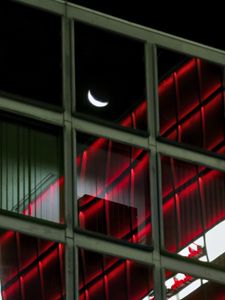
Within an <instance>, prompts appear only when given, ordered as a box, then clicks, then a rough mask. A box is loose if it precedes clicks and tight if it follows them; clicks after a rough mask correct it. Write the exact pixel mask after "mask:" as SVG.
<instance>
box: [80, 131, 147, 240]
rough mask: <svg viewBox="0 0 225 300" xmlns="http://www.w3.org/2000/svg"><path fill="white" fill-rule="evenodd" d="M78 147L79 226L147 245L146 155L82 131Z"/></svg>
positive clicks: (140, 151)
mask: <svg viewBox="0 0 225 300" xmlns="http://www.w3.org/2000/svg"><path fill="white" fill-rule="evenodd" d="M77 150H78V155H77V176H78V182H77V193H78V208H79V222H80V227H81V228H83V229H87V230H91V231H95V232H99V233H102V234H106V235H110V236H114V237H116V238H118V239H124V240H128V241H130V242H132V243H141V244H150V243H151V213H150V194H149V171H148V168H149V154H148V153H147V152H146V151H144V150H142V149H140V148H135V147H131V146H128V145H123V144H120V143H117V142H114V141H110V140H107V139H105V138H93V137H91V136H89V135H85V134H81V133H78V134H77Z"/></svg>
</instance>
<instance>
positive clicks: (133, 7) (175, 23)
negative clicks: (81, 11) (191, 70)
mask: <svg viewBox="0 0 225 300" xmlns="http://www.w3.org/2000/svg"><path fill="white" fill-rule="evenodd" d="M68 1H69V2H72V3H75V4H78V5H81V6H85V7H88V8H91V9H94V10H98V11H101V12H104V13H107V14H111V15H113V16H116V17H119V18H123V19H126V20H128V21H131V22H134V23H138V24H141V25H144V26H147V27H152V28H154V29H157V30H161V31H164V32H167V33H171V34H174V35H177V36H180V37H184V38H187V39H190V40H193V41H196V42H199V43H203V44H206V45H209V46H212V47H215V48H219V49H222V50H225V39H224V26H223V19H224V16H223V10H222V9H220V8H219V7H218V6H213V5H212V4H210V5H207V4H205V3H204V7H203V6H202V7H199V8H197V7H196V5H193V4H192V3H191V2H188V3H186V2H183V3H182V5H179V6H178V5H177V4H175V5H174V4H173V3H172V2H169V3H168V2H164V3H163V2H162V1H158V2H157V3H156V2H150V1H140V2H139V3H138V4H137V2H129V5H128V4H127V5H126V6H122V5H121V3H118V2H115V1H107V2H105V1H100V0H92V1H89V0H68Z"/></svg>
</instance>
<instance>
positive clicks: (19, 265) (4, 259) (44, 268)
mask: <svg viewBox="0 0 225 300" xmlns="http://www.w3.org/2000/svg"><path fill="white" fill-rule="evenodd" d="M0 254H1V255H0V270H1V276H0V299H2V300H15V299H16V300H23V299H34V300H35V299H37V300H38V299H41V300H42V299H43V300H44V299H49V300H56V299H58V300H60V299H65V282H64V246H63V244H58V243H55V242H51V241H47V240H42V239H37V238H34V237H30V236H27V235H24V234H20V233H18V232H13V231H6V230H0Z"/></svg>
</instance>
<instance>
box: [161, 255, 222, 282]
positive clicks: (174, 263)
mask: <svg viewBox="0 0 225 300" xmlns="http://www.w3.org/2000/svg"><path fill="white" fill-rule="evenodd" d="M161 263H162V267H163V268H165V269H167V270H169V271H176V272H181V273H185V274H190V275H192V276H195V277H196V278H202V279H208V280H212V281H216V282H219V283H222V284H225V272H224V271H223V270H219V269H215V268H212V267H210V266H207V265H204V264H203V263H201V264H199V263H197V264H196V263H194V261H192V260H191V259H190V261H187V260H182V259H179V260H178V259H176V258H174V257H169V256H164V255H163V256H161Z"/></svg>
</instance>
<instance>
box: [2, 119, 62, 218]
mask: <svg viewBox="0 0 225 300" xmlns="http://www.w3.org/2000/svg"><path fill="white" fill-rule="evenodd" d="M60 141H61V138H60V132H59V131H58V130H56V129H53V128H49V129H48V128H44V127H42V128H41V127H37V126H36V125H32V124H26V123H24V122H23V123H22V122H21V121H16V120H14V121H12V120H11V119H6V118H5V119H4V118H2V119H1V121H0V182H1V189H0V208H1V209H5V210H8V211H11V212H14V213H19V214H23V215H27V216H32V217H36V218H41V219H45V220H49V221H54V222H63V215H64V213H63V197H62V189H63V181H64V178H63V176H62V167H61V166H62V150H61V145H60Z"/></svg>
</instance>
